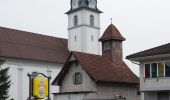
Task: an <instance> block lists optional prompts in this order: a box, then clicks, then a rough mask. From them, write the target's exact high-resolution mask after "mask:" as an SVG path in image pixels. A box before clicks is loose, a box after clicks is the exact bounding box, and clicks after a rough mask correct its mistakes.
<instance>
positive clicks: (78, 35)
mask: <svg viewBox="0 0 170 100" xmlns="http://www.w3.org/2000/svg"><path fill="white" fill-rule="evenodd" d="M91 15H92V16H93V17H94V25H93V26H91V25H90V16H91ZM75 16H77V18H78V20H77V25H76V26H75V24H74V17H75ZM99 38H100V13H97V12H95V11H90V10H87V9H81V10H78V11H76V12H72V13H69V14H68V48H69V50H70V51H80V52H85V53H91V54H100V43H99V42H98V39H99Z"/></svg>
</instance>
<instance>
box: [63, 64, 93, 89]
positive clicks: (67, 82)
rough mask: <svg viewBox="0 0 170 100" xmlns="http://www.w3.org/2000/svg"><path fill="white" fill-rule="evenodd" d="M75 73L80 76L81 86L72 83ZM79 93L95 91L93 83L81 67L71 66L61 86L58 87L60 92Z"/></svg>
mask: <svg viewBox="0 0 170 100" xmlns="http://www.w3.org/2000/svg"><path fill="white" fill-rule="evenodd" d="M76 72H80V73H81V74H82V79H83V82H82V84H74V83H73V75H74V74H75V73H76ZM80 91H96V84H95V82H94V81H93V80H92V79H91V78H90V77H89V75H88V74H87V73H86V71H85V70H83V69H82V67H81V65H80V64H78V66H76V64H72V66H71V68H70V70H69V72H68V73H67V75H66V76H65V78H64V80H63V83H62V86H61V87H60V92H80Z"/></svg>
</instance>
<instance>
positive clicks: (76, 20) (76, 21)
mask: <svg viewBox="0 0 170 100" xmlns="http://www.w3.org/2000/svg"><path fill="white" fill-rule="evenodd" d="M77 25H78V17H77V15H75V16H74V26H77Z"/></svg>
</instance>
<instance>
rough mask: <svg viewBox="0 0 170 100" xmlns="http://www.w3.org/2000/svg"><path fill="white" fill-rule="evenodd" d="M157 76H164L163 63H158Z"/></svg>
mask: <svg viewBox="0 0 170 100" xmlns="http://www.w3.org/2000/svg"><path fill="white" fill-rule="evenodd" d="M158 77H164V63H161V62H159V63H158Z"/></svg>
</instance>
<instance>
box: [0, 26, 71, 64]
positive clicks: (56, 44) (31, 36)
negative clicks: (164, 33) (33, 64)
mask: <svg viewBox="0 0 170 100" xmlns="http://www.w3.org/2000/svg"><path fill="white" fill-rule="evenodd" d="M68 55H69V51H68V49H67V39H62V38H56V37H51V36H45V35H40V34H36V33H31V32H25V31H20V30H14V29H9V28H4V27H0V56H1V57H8V58H16V59H26V60H35V61H45V62H54V63H64V62H65V61H66V59H67V57H68Z"/></svg>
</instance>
